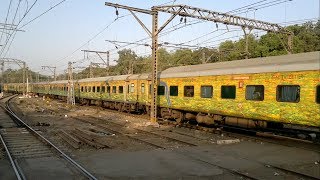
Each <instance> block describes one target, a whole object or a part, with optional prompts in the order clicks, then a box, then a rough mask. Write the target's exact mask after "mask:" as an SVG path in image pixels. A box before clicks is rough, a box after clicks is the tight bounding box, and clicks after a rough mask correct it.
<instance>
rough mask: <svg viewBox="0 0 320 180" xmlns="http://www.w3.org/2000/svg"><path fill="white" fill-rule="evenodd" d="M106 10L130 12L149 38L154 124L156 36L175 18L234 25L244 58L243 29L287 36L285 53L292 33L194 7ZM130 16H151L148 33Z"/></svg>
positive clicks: (156, 63) (171, 6)
mask: <svg viewBox="0 0 320 180" xmlns="http://www.w3.org/2000/svg"><path fill="white" fill-rule="evenodd" d="M105 5H106V6H111V7H115V8H121V9H126V10H128V11H130V13H131V14H132V15H133V17H134V18H135V19H136V20H137V21H138V23H139V24H140V25H141V26H142V28H143V29H144V30H145V31H146V32H147V34H148V35H149V36H150V37H151V38H152V46H151V48H152V88H151V96H152V99H151V111H150V120H151V121H152V122H156V119H157V88H158V56H157V51H158V35H159V33H160V32H161V31H162V30H163V29H164V28H165V27H166V26H167V25H168V24H169V23H170V22H171V21H172V20H173V19H174V18H175V17H176V16H177V15H179V16H184V17H191V18H196V19H202V20H205V21H211V22H216V23H223V24H226V25H234V26H240V27H242V29H243V31H244V33H245V37H246V51H247V57H248V36H247V33H246V29H248V30H249V33H250V32H251V30H252V29H258V30H264V31H267V32H274V33H281V34H286V35H288V48H285V49H286V50H287V52H288V53H289V54H290V53H292V39H293V33H292V32H290V31H288V30H286V29H285V28H283V27H281V26H280V25H278V24H274V23H269V22H264V21H259V20H255V19H250V18H244V17H240V16H234V15H230V14H227V13H220V12H216V11H211V10H207V9H201V8H196V7H191V6H187V5H170V6H153V7H152V8H151V10H148V9H140V8H135V7H130V6H125V5H120V4H115V3H110V2H106V3H105ZM116 12H117V11H116ZM134 12H139V13H144V14H149V15H152V29H151V31H150V30H149V29H148V28H147V27H146V26H145V24H144V23H143V22H142V21H141V20H140V19H139V18H138V17H137V16H136V15H135V14H134ZM159 12H165V13H170V14H172V15H171V17H170V18H169V19H168V20H167V21H166V22H165V23H164V24H163V25H162V26H161V27H160V28H158V13H159Z"/></svg>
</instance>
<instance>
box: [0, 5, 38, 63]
mask: <svg viewBox="0 0 320 180" xmlns="http://www.w3.org/2000/svg"><path fill="white" fill-rule="evenodd" d="M37 2H38V0H35V1H34V2H33V3H32V5H31V7H30V8H29V9H27V10H26V12H25V13H24V15H23V17H22V18H21V19H20V20H19V22H18V24H17V29H18V26H19V25H20V23H21V22H22V21H23V19H24V18H25V17H26V16H27V15H28V14H29V12H30V11H31V9H32V8H33V7H34V5H35V4H36V3H37ZM16 33H17V31H14V32H12V33H11V34H10V35H9V36H10V37H9V39H10V38H11V36H12V34H13V38H12V40H11V42H10V45H9V47H8V49H7V51H6V53H7V52H8V50H9V49H10V47H11V44H12V42H13V39H14V37H15V35H16ZM9 39H8V40H7V41H6V43H5V44H4V45H3V47H2V49H1V52H0V57H1V55H2V53H3V51H4V50H5V48H6V47H7V44H8V42H9ZM5 55H6V54H5Z"/></svg>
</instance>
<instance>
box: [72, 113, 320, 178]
mask: <svg viewBox="0 0 320 180" xmlns="http://www.w3.org/2000/svg"><path fill="white" fill-rule="evenodd" d="M75 119H77V120H79V121H82V122H85V123H90V124H91V125H94V126H97V127H100V128H104V129H106V130H108V131H112V132H114V133H118V134H124V135H128V133H124V132H125V131H127V130H125V123H124V124H120V123H115V122H111V121H107V120H105V119H101V118H97V117H93V116H85V118H83V119H82V118H75ZM134 129H135V130H137V131H138V132H139V133H140V135H139V136H131V135H128V137H130V138H132V139H134V140H138V141H142V142H144V143H146V144H148V145H152V146H154V147H157V148H161V149H168V148H171V147H172V146H171V145H170V144H169V146H165V143H167V142H165V143H163V142H161V143H159V138H154V137H153V135H156V136H160V137H164V138H166V137H167V136H163V135H160V134H158V133H154V132H156V131H153V132H150V131H146V130H140V129H136V128H134ZM141 131H142V132H145V133H141ZM131 133H132V132H131ZM173 133H176V132H175V131H173ZM177 134H181V135H183V136H187V137H191V138H196V139H198V140H199V141H201V140H204V139H201V138H199V137H195V136H192V135H189V134H186V133H176V134H175V135H177ZM150 136H151V137H150ZM180 138H181V137H179V138H178V137H177V138H174V139H173V140H174V141H177V140H178V142H179V143H180V142H181V140H180ZM182 142H183V143H184V142H185V141H182ZM188 142H192V141H188ZM188 145H189V144H188ZM191 146H197V145H196V144H191ZM177 149H178V150H177V151H176V152H178V153H179V154H180V155H183V156H186V157H188V158H191V159H193V160H196V161H199V162H202V163H205V164H208V165H211V166H214V167H218V168H220V169H222V170H224V171H227V172H229V173H232V174H234V175H237V176H240V177H243V178H245V179H254V180H256V179H264V178H262V176H261V175H260V174H258V173H257V174H254V173H253V174H252V173H248V172H246V171H240V170H236V169H235V168H231V167H228V166H226V165H223V164H219V162H218V163H213V162H211V161H208V160H207V159H205V158H201V157H197V156H194V155H192V153H191V152H186V151H184V150H181V148H177ZM221 156H223V155H221ZM237 159H240V160H241V161H244V162H249V161H250V162H253V163H255V164H256V166H259V167H261V168H265V169H266V170H265V171H266V173H269V174H270V173H271V174H273V173H276V174H275V176H278V175H280V176H284V177H287V178H289V179H292V178H297V179H312V180H316V179H319V178H318V177H314V176H311V175H308V174H304V173H300V172H296V171H293V170H290V169H286V168H283V167H280V166H276V165H270V164H266V163H263V162H259V161H254V160H252V159H248V158H245V157H237Z"/></svg>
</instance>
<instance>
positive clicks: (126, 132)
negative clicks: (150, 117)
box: [72, 116, 197, 149]
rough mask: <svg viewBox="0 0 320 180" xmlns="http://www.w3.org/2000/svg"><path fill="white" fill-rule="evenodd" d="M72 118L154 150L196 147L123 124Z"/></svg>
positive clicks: (91, 118)
mask: <svg viewBox="0 0 320 180" xmlns="http://www.w3.org/2000/svg"><path fill="white" fill-rule="evenodd" d="M72 118H74V119H76V120H79V121H81V122H85V123H89V124H92V125H94V126H97V127H100V128H102V129H106V130H107V131H110V132H112V133H116V134H121V135H123V136H126V137H128V138H130V139H133V140H136V141H139V142H142V143H145V144H147V145H150V146H153V147H156V148H161V149H172V148H177V147H182V146H197V144H196V143H191V142H188V141H187V140H181V139H178V138H173V137H169V136H165V135H162V134H158V133H154V132H150V131H147V130H142V129H138V128H130V129H127V128H126V127H125V125H124V124H119V123H115V122H111V121H107V122H105V123H101V122H99V120H103V119H98V118H96V117H93V116H86V118H78V117H72Z"/></svg>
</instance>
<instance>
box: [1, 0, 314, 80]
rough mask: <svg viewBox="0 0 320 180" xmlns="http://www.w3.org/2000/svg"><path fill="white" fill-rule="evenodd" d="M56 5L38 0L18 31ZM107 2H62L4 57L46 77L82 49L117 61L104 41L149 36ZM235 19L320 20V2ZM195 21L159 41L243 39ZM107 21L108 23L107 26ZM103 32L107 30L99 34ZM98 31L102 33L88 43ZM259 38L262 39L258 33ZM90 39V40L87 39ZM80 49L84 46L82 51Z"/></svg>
mask: <svg viewBox="0 0 320 180" xmlns="http://www.w3.org/2000/svg"><path fill="white" fill-rule="evenodd" d="M34 1H35V0H29V1H27V0H21V4H20V9H19V10H18V12H17V15H16V21H15V22H16V23H17V21H18V20H19V19H20V18H21V17H22V14H23V13H24V11H25V9H26V8H27V4H26V2H28V6H29V7H30V6H31V4H32V3H33V2H34ZM60 1H61V0H45V1H44V0H38V1H37V3H36V4H35V6H34V7H33V8H32V9H31V11H30V13H29V14H28V15H27V17H26V18H25V19H24V20H23V21H22V22H21V23H20V27H21V25H23V24H25V23H27V22H28V21H30V20H31V19H33V18H34V17H36V16H38V15H40V14H41V13H43V12H44V11H46V10H47V9H49V8H50V7H51V6H54V5H55V4H57V3H58V2H60ZM259 1H261V0H223V1H222V0H193V1H191V0H176V1H175V2H174V3H175V4H187V5H190V6H195V7H199V8H204V9H210V10H214V11H219V12H228V11H230V10H234V9H237V8H239V7H243V6H245V5H248V4H252V3H255V2H259ZM272 1H274V0H266V1H265V3H268V2H269V3H270V2H272ZM282 1H283V0H282ZM18 2H19V0H12V5H11V10H10V13H9V16H8V21H7V22H10V23H11V22H12V20H13V17H14V14H15V11H16V8H17V4H18ZM105 2H106V1H101V0H95V1H94V0H66V1H65V2H63V3H62V4H61V5H59V6H58V7H56V8H54V9H53V10H51V11H49V12H48V13H47V14H45V15H43V16H41V17H40V18H39V19H36V20H35V21H33V22H32V23H30V24H28V25H27V26H25V27H23V28H22V30H25V32H18V33H17V34H16V36H15V38H14V41H13V43H12V45H11V47H10V49H9V51H8V53H6V57H10V58H17V59H20V60H23V61H26V62H27V64H28V66H29V67H30V68H31V69H32V70H33V71H40V73H43V74H48V71H46V70H41V66H42V65H51V66H57V70H58V72H59V73H61V72H63V71H64V69H66V67H67V62H68V61H81V60H82V59H84V54H83V52H81V51H80V50H81V49H91V50H99V51H105V50H111V59H112V60H114V59H117V51H116V49H115V46H114V44H111V43H108V42H106V41H105V40H107V39H108V40H117V41H128V42H133V41H136V40H139V39H143V38H146V37H147V34H146V32H145V31H144V30H143V29H142V28H141V27H140V25H139V24H138V23H137V22H136V20H135V19H134V18H133V16H131V15H128V16H125V17H123V18H120V19H119V20H117V21H115V22H113V21H114V19H115V18H116V15H115V8H112V7H107V6H105V5H104V3H105ZM110 2H114V3H118V4H123V5H128V6H134V7H139V8H147V9H149V8H150V7H152V6H154V5H160V4H164V3H167V2H171V4H172V3H173V1H170V0H118V1H115V0H110ZM278 2H281V0H278ZM9 3H10V0H1V1H0V23H4V22H5V19H6V14H7V11H8V6H9ZM127 14H129V12H128V11H126V10H121V9H120V10H119V16H123V15H127ZM239 15H240V16H244V17H245V16H247V17H250V18H256V19H259V20H263V21H268V22H274V23H284V22H290V21H296V20H301V19H312V18H319V0H292V1H288V2H286V3H280V4H278V5H275V6H271V7H267V8H263V9H258V10H256V11H251V12H248V13H243V14H239ZM138 16H139V17H141V19H142V20H143V22H145V23H146V24H147V25H148V27H150V26H151V16H147V15H141V14H138ZM159 17H160V24H162V23H163V22H164V21H165V19H166V18H168V15H167V14H164V13H160V14H159ZM112 22H113V23H112ZM179 22H180V17H177V18H175V19H174V21H173V22H172V23H170V24H169V25H168V26H167V27H166V29H168V30H172V29H173V27H176V26H175V25H177V24H179ZM196 22H198V21H197V20H194V19H191V18H187V24H188V23H190V24H192V25H189V26H187V27H185V28H181V29H179V30H176V31H173V32H171V33H169V34H167V35H164V36H161V37H160V41H162V42H164V41H167V42H171V43H182V42H186V41H188V40H192V39H195V38H197V37H200V36H203V37H202V38H198V39H197V40H194V41H191V42H190V43H188V44H191V45H195V44H198V45H201V46H216V45H218V44H219V42H221V41H225V40H226V39H227V38H230V39H232V40H236V39H239V37H240V36H241V35H243V33H242V32H241V31H239V30H236V31H235V30H234V29H235V27H231V26H228V29H229V32H228V30H227V27H226V26H225V25H223V24H219V25H218V30H217V27H216V24H214V23H211V22H201V23H196ZM16 23H15V24H16ZM110 23H112V24H111V25H110ZM108 25H110V26H108ZM282 25H285V24H282ZM106 26H108V28H106ZM0 27H1V26H0ZM103 29H105V30H104V31H102V30H103ZM166 29H165V30H166ZM0 31H1V29H0ZM100 31H102V33H101V34H99V35H98V36H96V37H95V38H94V39H92V38H93V37H94V36H95V35H96V34H97V33H99V32H100ZM210 32H212V33H210ZM209 33H210V34H209ZM256 33H257V32H256ZM0 34H1V32H0ZM205 34H208V35H205ZM5 35H6V34H4V35H3V38H2V41H1V42H0V45H1V44H4V40H5V37H6V36H5ZM204 35H205V36H204ZM257 35H261V33H259V34H257ZM90 39H92V40H91V41H89V40H90ZM143 43H150V39H147V41H144V42H143ZM119 45H121V44H119ZM81 46H83V47H82V48H81ZM128 47H134V48H133V49H134V50H135V51H136V53H137V54H139V55H147V54H148V53H150V48H148V47H143V46H138V47H136V46H135V45H132V46H128ZM77 49H79V50H77ZM0 50H1V46H0ZM76 50H77V51H76ZM3 55H4V54H2V56H1V57H3ZM89 58H90V59H91V60H93V61H95V62H99V59H98V58H97V56H96V55H94V54H89ZM81 62H83V63H78V64H76V66H79V67H80V66H86V65H87V64H88V63H89V60H83V61H81ZM10 67H12V68H13V67H14V66H13V65H11V66H10Z"/></svg>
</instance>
